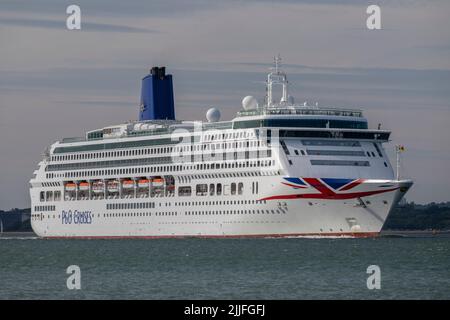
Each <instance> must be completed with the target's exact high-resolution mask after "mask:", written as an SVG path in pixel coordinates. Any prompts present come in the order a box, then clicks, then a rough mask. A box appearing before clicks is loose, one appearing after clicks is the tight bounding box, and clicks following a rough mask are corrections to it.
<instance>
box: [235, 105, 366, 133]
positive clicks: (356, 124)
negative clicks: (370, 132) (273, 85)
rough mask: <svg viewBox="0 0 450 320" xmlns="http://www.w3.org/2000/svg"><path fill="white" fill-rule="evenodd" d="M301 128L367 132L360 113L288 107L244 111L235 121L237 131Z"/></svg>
mask: <svg viewBox="0 0 450 320" xmlns="http://www.w3.org/2000/svg"><path fill="white" fill-rule="evenodd" d="M256 124H258V125H257V126H262V127H298V128H339V129H367V128H368V125H367V120H366V119H365V118H364V117H363V115H362V112H361V110H352V109H337V108H319V107H307V106H287V107H272V108H261V109H254V110H242V111H239V112H238V114H237V118H235V119H234V126H233V127H234V128H248V127H254V126H255V125H256Z"/></svg>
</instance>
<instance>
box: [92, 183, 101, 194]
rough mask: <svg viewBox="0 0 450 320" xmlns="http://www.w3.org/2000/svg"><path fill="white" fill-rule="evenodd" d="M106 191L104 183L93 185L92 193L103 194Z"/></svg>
mask: <svg viewBox="0 0 450 320" xmlns="http://www.w3.org/2000/svg"><path fill="white" fill-rule="evenodd" d="M103 189H104V184H103V181H96V182H94V183H93V184H92V191H93V192H94V193H102V192H103Z"/></svg>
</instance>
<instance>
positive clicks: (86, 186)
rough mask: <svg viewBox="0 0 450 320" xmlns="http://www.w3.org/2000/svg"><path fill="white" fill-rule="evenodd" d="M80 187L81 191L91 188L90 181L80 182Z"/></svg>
mask: <svg viewBox="0 0 450 320" xmlns="http://www.w3.org/2000/svg"><path fill="white" fill-rule="evenodd" d="M79 189H80V191H87V190H89V182H80V184H79Z"/></svg>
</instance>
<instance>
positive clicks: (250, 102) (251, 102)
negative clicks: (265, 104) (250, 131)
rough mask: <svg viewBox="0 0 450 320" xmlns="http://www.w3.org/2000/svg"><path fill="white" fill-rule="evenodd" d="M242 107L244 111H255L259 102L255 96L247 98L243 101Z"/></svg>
mask: <svg viewBox="0 0 450 320" xmlns="http://www.w3.org/2000/svg"><path fill="white" fill-rule="evenodd" d="M242 107H243V108H244V110H253V109H256V108H258V100H256V98H255V97H253V96H246V97H245V98H244V99H242Z"/></svg>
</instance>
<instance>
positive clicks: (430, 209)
mask: <svg viewBox="0 0 450 320" xmlns="http://www.w3.org/2000/svg"><path fill="white" fill-rule="evenodd" d="M8 213H16V214H19V215H22V216H24V217H25V216H26V217H27V218H28V219H22V222H21V223H20V224H19V225H18V226H17V231H31V225H30V219H29V216H30V209H29V208H28V209H17V208H15V209H11V210H9V211H3V210H0V215H2V214H8ZM383 230H450V202H443V203H434V202H432V203H429V204H415V203H414V202H410V203H406V204H403V205H399V206H398V207H397V208H395V209H394V211H393V212H392V213H391V215H390V216H389V218H388V219H387V221H386V223H385V225H384V228H383Z"/></svg>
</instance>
